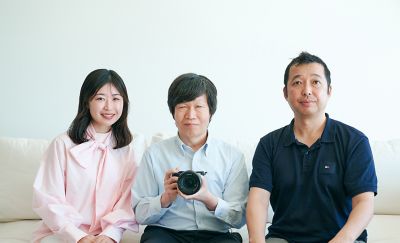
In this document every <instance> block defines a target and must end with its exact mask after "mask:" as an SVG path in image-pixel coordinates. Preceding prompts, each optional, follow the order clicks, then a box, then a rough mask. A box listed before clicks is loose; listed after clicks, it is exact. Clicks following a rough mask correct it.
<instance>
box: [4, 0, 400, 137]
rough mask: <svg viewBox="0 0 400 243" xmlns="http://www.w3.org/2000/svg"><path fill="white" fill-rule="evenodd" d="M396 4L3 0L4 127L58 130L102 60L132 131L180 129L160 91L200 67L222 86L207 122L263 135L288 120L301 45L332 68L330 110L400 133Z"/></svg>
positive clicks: (39, 132)
mask: <svg viewBox="0 0 400 243" xmlns="http://www.w3.org/2000/svg"><path fill="white" fill-rule="evenodd" d="M399 13H400V1H397V0H392V1H388V0H379V1H371V0H355V1H348V0H338V1H267V0H255V1H235V0H202V1H194V0H168V1H167V0H159V1H156V0H129V1H128V0H126V1H105V0H101V1H100V0H87V1H80V0H79V1H78V0H73V1H71V0H69V1H60V0H36V1H33V0H31V1H30V0H0V70H1V79H0V82H1V85H0V87H1V95H0V104H1V110H0V114H1V118H0V136H12V137H29V138H52V137H54V136H56V135H58V134H59V133H62V132H63V131H65V130H66V129H67V127H68V126H69V124H70V122H71V121H72V119H73V118H74V116H75V113H76V110H77V105H78V95H79V90H80V86H81V84H82V82H83V80H84V78H85V76H86V75H87V74H88V73H89V72H90V71H92V70H94V69H97V68H109V69H113V70H115V71H117V72H118V73H119V74H120V75H121V76H122V78H123V79H124V80H125V83H126V85H127V87H128V92H129V96H130V99H131V109H130V117H129V124H130V127H131V129H132V130H133V131H134V132H136V133H141V134H144V135H146V136H151V135H152V134H153V133H155V132H157V131H164V132H168V133H174V132H175V130H176V129H175V125H174V121H173V120H172V117H171V115H170V114H169V111H168V107H167V104H166V100H167V89H168V87H169V84H170V83H171V82H172V80H173V79H174V78H175V77H176V76H178V75H180V74H182V73H186V72H195V73H199V74H203V75H205V76H207V77H209V78H210V79H211V80H213V81H214V83H215V84H216V86H217V89H218V91H219V94H218V101H219V104H218V109H217V113H216V115H215V117H214V119H213V121H212V123H211V126H210V131H211V132H212V133H214V134H215V135H217V136H219V137H228V138H231V137H235V138H242V137H243V138H258V137H261V136H262V135H264V134H265V133H267V132H270V131H272V130H274V129H277V128H279V127H281V126H284V125H286V124H288V123H289V122H290V119H291V118H292V116H293V114H292V111H291V110H290V108H289V106H288V105H287V103H286V101H285V100H284V98H283V94H282V87H283V73H284V69H285V67H286V65H287V64H288V63H289V62H290V59H291V58H293V57H295V56H297V55H298V54H299V53H300V52H301V51H308V52H310V53H312V54H316V55H318V56H320V57H321V58H322V59H323V60H324V61H325V62H326V63H327V64H328V66H329V67H330V69H331V72H332V85H333V91H334V93H333V96H332V98H331V100H330V103H329V104H328V108H327V112H328V113H329V114H330V116H331V117H332V118H334V119H337V120H341V121H343V122H345V123H347V124H349V125H352V126H355V127H356V128H358V129H360V130H361V131H363V132H364V133H365V134H366V135H367V136H369V137H370V139H374V140H380V139H390V138H400V129H399V127H398V123H399V120H400V113H399V108H398V106H399V104H400V102H399V101H398V98H399V97H398V95H399V88H400V84H399V83H400V74H399V71H398V70H400V68H399V64H400V61H399V57H400V47H399V43H400V14H399Z"/></svg>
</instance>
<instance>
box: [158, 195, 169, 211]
mask: <svg viewBox="0 0 400 243" xmlns="http://www.w3.org/2000/svg"><path fill="white" fill-rule="evenodd" d="M160 203H161V207H162V208H168V207H169V206H170V205H171V201H170V200H169V199H168V196H167V195H166V194H165V193H163V194H161V197H160Z"/></svg>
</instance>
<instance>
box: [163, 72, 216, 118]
mask: <svg viewBox="0 0 400 243" xmlns="http://www.w3.org/2000/svg"><path fill="white" fill-rule="evenodd" d="M203 94H205V95H206V96H207V103H208V107H209V111H210V115H211V116H212V115H214V113H215V111H216V110H217V88H216V87H215V85H214V84H213V82H211V80H209V79H208V78H207V77H205V76H202V75H198V74H195V73H185V74H182V75H180V76H179V77H177V78H176V79H175V80H174V81H173V82H172V84H171V85H170V86H169V89H168V107H169V111H170V112H171V114H172V117H174V113H175V106H176V105H177V104H180V103H183V102H188V101H192V100H194V99H196V98H197V97H199V96H202V95H203Z"/></svg>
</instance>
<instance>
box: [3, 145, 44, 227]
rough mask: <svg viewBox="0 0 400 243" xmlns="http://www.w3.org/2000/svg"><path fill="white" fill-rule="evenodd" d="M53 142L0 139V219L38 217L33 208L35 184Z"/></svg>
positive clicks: (11, 219)
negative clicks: (33, 188) (33, 187)
mask: <svg viewBox="0 0 400 243" xmlns="http://www.w3.org/2000/svg"><path fill="white" fill-rule="evenodd" d="M48 145H49V142H48V141H46V140H40V139H23V138H0V168H1V169H0V180H1V182H0V222H4V221H13V220H19V219H38V218H39V217H38V216H37V215H36V214H35V213H34V212H33V210H32V185H33V181H34V179H35V176H36V172H37V170H38V168H39V163H40V159H41V157H42V154H43V152H44V151H45V150H46V148H47V146H48Z"/></svg>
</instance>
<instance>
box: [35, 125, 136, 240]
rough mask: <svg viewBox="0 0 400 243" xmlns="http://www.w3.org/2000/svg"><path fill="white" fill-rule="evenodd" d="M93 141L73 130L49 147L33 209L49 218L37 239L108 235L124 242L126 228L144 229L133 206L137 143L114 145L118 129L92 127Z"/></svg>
mask: <svg viewBox="0 0 400 243" xmlns="http://www.w3.org/2000/svg"><path fill="white" fill-rule="evenodd" d="M87 137H88V139H89V141H88V142H85V143H82V144H78V145H76V144H74V143H73V142H72V140H71V139H70V138H69V136H68V135H67V134H63V135H61V136H59V137H57V138H55V139H54V140H53V142H52V143H51V144H50V146H49V148H48V149H47V151H46V153H45V155H44V159H43V161H42V163H41V166H40V168H39V171H38V174H37V176H36V179H35V182H34V185H33V209H34V211H35V212H36V213H37V214H38V215H39V216H40V217H41V218H42V219H43V221H42V223H41V225H40V227H39V228H38V229H37V230H36V232H34V236H33V241H34V242H39V241H40V239H42V238H43V237H45V236H48V235H51V234H57V235H59V236H60V238H62V239H65V241H66V242H71V241H72V242H77V241H78V240H80V239H81V238H82V237H84V236H86V235H88V234H91V235H98V234H101V235H106V236H108V237H110V238H112V239H114V240H115V241H116V242H119V241H120V240H121V237H122V233H123V232H124V230H126V229H129V230H132V231H136V232H137V231H138V224H137V223H136V220H135V215H134V213H133V210H132V206H131V186H132V183H133V179H134V177H135V172H136V158H135V155H134V151H133V148H132V146H131V145H128V146H125V147H123V148H119V149H113V147H114V139H113V136H112V132H109V133H107V134H96V132H95V130H94V128H93V126H92V125H90V126H89V127H88V129H87Z"/></svg>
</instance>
